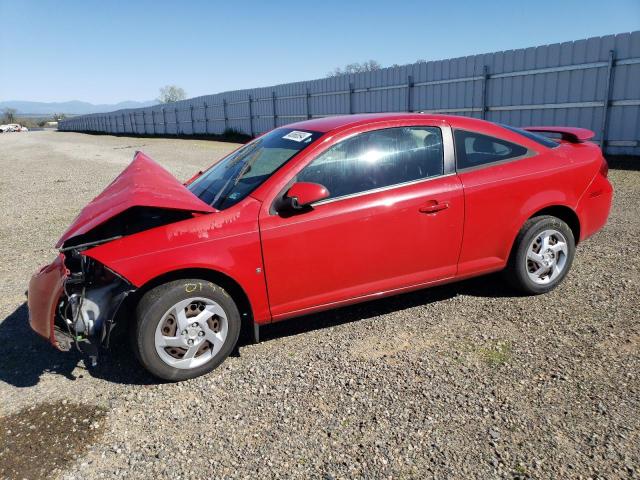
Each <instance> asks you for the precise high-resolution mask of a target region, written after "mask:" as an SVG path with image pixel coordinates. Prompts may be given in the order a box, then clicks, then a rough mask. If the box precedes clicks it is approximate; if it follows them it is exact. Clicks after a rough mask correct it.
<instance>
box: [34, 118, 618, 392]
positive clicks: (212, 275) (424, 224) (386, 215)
mask: <svg viewBox="0 0 640 480" xmlns="http://www.w3.org/2000/svg"><path fill="white" fill-rule="evenodd" d="M543 133H544V134H546V135H543ZM592 137H593V132H590V131H588V130H584V129H579V128H566V127H531V128H525V129H517V128H512V127H508V126H506V125H499V124H495V123H490V122H486V121H482V120H475V119H470V118H464V117H453V116H442V115H424V114H371V115H353V116H343V117H331V118H323V119H317V120H308V121H304V122H300V123H296V124H292V125H288V126H286V127H283V128H277V129H275V130H273V131H271V132H269V133H267V134H265V135H263V136H261V137H259V138H256V139H255V140H253V141H251V142H250V143H248V144H246V145H244V146H242V147H241V148H239V149H238V150H236V151H235V152H233V153H231V154H230V155H229V156H227V157H226V158H224V159H222V160H221V161H219V162H217V163H216V164H215V165H213V166H212V167H210V168H209V169H208V170H206V171H204V172H200V173H198V174H197V175H196V176H194V177H193V178H192V179H190V180H189V181H188V182H186V183H185V184H183V183H181V182H179V181H178V180H176V179H175V178H174V177H173V176H172V175H171V174H169V173H168V172H167V171H166V170H164V169H163V168H162V167H160V166H159V165H158V164H157V163H155V162H154V161H153V160H151V159H150V158H148V157H147V156H145V155H144V154H143V153H137V154H136V156H135V158H134V160H133V162H132V163H131V164H130V165H129V166H128V167H127V168H126V169H125V170H124V171H123V172H122V173H121V174H120V175H119V176H118V177H117V178H116V179H115V180H114V181H113V182H112V183H111V184H110V185H109V186H108V187H107V188H106V189H105V190H104V191H103V192H102V193H101V194H100V195H98V196H97V197H96V198H95V199H94V200H92V201H91V202H90V203H89V204H88V205H87V206H86V207H85V208H84V210H82V212H81V213H80V214H79V216H78V217H77V218H76V219H75V220H74V222H73V223H72V224H71V226H70V227H69V228H68V230H67V231H66V232H65V233H64V234H63V235H62V237H61V238H60V240H59V241H58V244H57V247H58V248H59V249H60V254H59V256H58V258H57V259H56V260H55V261H54V262H53V263H52V264H51V265H48V266H46V267H44V268H42V269H41V270H40V271H39V272H38V273H36V274H35V275H34V276H33V278H32V280H31V282H30V284H29V293H28V305H29V321H30V323H31V326H32V328H33V329H34V330H35V331H36V332H38V333H39V334H40V335H42V336H44V337H47V338H48V339H49V340H50V341H51V343H52V344H53V345H55V346H56V347H57V348H60V349H63V350H64V349H69V348H70V347H71V345H72V342H75V343H76V344H77V346H78V347H79V348H80V349H81V350H84V351H85V352H88V353H89V354H90V355H92V356H94V357H95V355H97V351H98V349H100V348H104V347H108V345H109V342H110V341H112V342H113V341H115V338H122V337H112V333H113V332H114V329H115V330H121V329H122V330H123V331H125V332H126V333H127V335H128V336H129V337H130V339H131V340H132V346H133V349H134V350H135V353H136V355H137V357H138V358H139V360H140V362H141V363H142V365H143V366H144V367H145V368H146V369H147V370H148V371H149V372H151V373H152V374H154V375H156V376H158V377H160V378H163V379H167V380H183V379H186V378H192V377H195V376H198V375H202V374H204V373H206V372H209V371H211V370H212V369H214V368H215V367H216V366H217V365H219V364H220V363H221V362H222V361H223V360H224V359H225V358H226V357H227V356H228V355H229V353H230V352H231V351H232V350H233V348H234V346H235V344H236V342H237V340H238V336H239V334H240V331H241V329H242V328H245V327H247V328H249V331H250V332H252V333H253V334H254V336H255V339H256V340H257V339H258V332H259V327H260V326H261V325H265V324H268V323H271V322H274V321H279V320H283V319H286V318H290V317H295V316H300V315H304V314H307V313H311V312H316V311H320V310H325V309H330V308H334V307H338V306H340V305H346V304H350V303H355V302H361V301H365V300H368V299H373V298H378V297H381V296H385V295H393V294H396V293H399V292H405V291H409V290H414V289H420V288H425V287H427V286H431V285H437V284H442V283H445V282H451V281H455V280H460V279H464V278H469V277H473V276H477V275H482V274H486V273H489V272H495V271H499V270H504V271H505V274H506V275H505V276H506V278H507V280H508V282H510V284H511V285H512V286H513V287H516V288H518V289H519V290H521V291H522V292H525V293H527V294H540V293H544V292H548V291H549V290H551V289H553V288H554V287H556V286H557V285H558V284H559V283H560V282H561V281H562V280H563V279H564V278H565V276H566V275H567V273H568V271H569V269H570V267H571V262H572V260H573V257H574V253H575V249H576V245H577V244H578V243H579V242H581V241H583V240H585V239H586V238H587V237H589V236H590V235H592V234H594V233H595V232H596V231H598V230H599V229H600V228H602V226H603V225H604V224H605V222H606V220H607V216H608V214H609V209H610V206H611V200H612V194H613V191H612V187H611V184H610V183H609V181H608V180H607V170H608V169H607V163H606V161H605V160H604V158H603V156H602V153H601V151H600V149H599V148H598V146H597V145H595V144H594V143H591V142H589V141H588V140H589V139H590V138H592ZM118 341H120V340H118Z"/></svg>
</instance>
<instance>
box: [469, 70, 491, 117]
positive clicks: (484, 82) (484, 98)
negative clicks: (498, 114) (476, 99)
mask: <svg viewBox="0 0 640 480" xmlns="http://www.w3.org/2000/svg"><path fill="white" fill-rule="evenodd" d="M488 81H489V67H487V66H486V65H484V66H483V67H482V98H481V100H482V105H481V111H480V118H482V119H483V120H484V119H485V118H486V116H487V110H488V108H487V82H488ZM472 111H473V107H472ZM472 116H473V113H472Z"/></svg>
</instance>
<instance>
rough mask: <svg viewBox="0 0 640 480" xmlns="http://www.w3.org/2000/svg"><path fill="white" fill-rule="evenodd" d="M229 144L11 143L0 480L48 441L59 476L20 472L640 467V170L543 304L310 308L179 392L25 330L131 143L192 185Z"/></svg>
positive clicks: (618, 173) (528, 474) (517, 300)
mask: <svg viewBox="0 0 640 480" xmlns="http://www.w3.org/2000/svg"><path fill="white" fill-rule="evenodd" d="M233 147H234V145H231V144H224V143H216V142H207V141H196V140H171V139H135V138H124V137H121V138H117V137H110V136H88V135H82V134H75V133H58V132H32V133H29V134H24V135H23V134H14V135H2V137H0V168H1V169H2V176H1V177H0V200H1V205H2V213H3V219H2V222H1V225H0V253H1V255H2V259H3V261H2V263H0V280H1V283H0V292H1V293H2V296H1V297H0V298H1V300H0V345H3V347H4V348H3V352H2V353H1V354H0V359H1V360H0V399H1V400H2V401H1V402H0V417H2V418H1V419H0V434H2V437H1V438H2V440H0V442H1V443H0V478H2V477H7V478H13V477H14V476H15V473H12V472H14V471H15V466H16V465H18V466H19V465H20V464H19V463H16V462H15V461H13V460H12V461H9V460H8V458H9V457H8V456H7V453H8V452H9V453H10V454H11V455H14V456H19V455H25V456H28V458H30V459H33V458H36V457H37V456H38V453H37V451H38V448H40V445H43V447H42V448H43V450H42V453H41V455H40V456H41V457H43V460H42V465H43V467H46V468H42V469H40V470H34V471H29V472H31V473H29V475H27V473H25V472H27V471H26V470H25V471H24V472H23V474H22V475H23V476H29V478H37V475H40V473H38V472H42V471H43V470H48V471H49V476H50V477H51V478H60V479H71V478H76V479H80V478H81V479H94V478H117V477H125V478H141V479H143V478H151V477H158V478H175V479H178V478H181V479H184V478H203V477H213V478H247V477H249V478H258V477H260V478H324V479H331V478H335V479H337V478H352V477H360V478H430V477H437V478H523V479H524V478H639V477H640V415H639V413H640V379H639V375H640V373H639V367H640V323H639V321H638V313H639V308H638V307H639V306H640V300H639V299H640V276H639V274H638V272H639V269H640V216H639V215H638V205H639V204H640V171H638V169H635V170H634V169H620V170H615V169H614V170H612V171H611V172H610V178H611V180H612V182H613V184H614V187H615V189H616V198H615V205H614V209H613V212H612V215H611V218H610V221H609V224H608V225H607V227H606V228H605V229H604V230H603V231H602V232H600V233H599V234H597V235H596V236H595V237H593V238H592V239H590V240H588V241H587V242H585V243H584V244H583V245H581V246H580V247H579V249H578V254H577V257H576V261H575V263H574V266H573V271H572V273H571V274H570V275H569V277H568V278H567V280H566V281H565V282H564V283H563V284H562V285H561V286H560V287H559V288H557V289H556V290H555V291H553V292H552V293H550V294H548V295H544V296H539V297H535V298H533V297H530V298H522V297H513V296H511V294H510V292H509V291H508V290H507V289H505V288H504V287H503V286H502V284H501V283H500V280H499V278H497V277H496V276H489V277H484V278H480V279H475V280H470V281H466V282H462V283H458V284H452V285H447V286H442V287H436V288H432V289H429V290H424V291H420V292H415V293H411V294H406V295H402V296H398V297H394V298H390V299H386V300H380V301H376V302H372V303H367V304H362V305H359V306H354V307H349V308H344V309H341V310H337V311H333V312H329V313H324V314H322V315H315V316H310V317H305V318H302V319H298V320H294V321H290V322H286V323H281V324H277V325H273V326H271V327H269V328H266V329H265V331H264V337H265V341H263V342H262V343H260V344H258V345H244V346H241V347H240V349H239V352H238V354H237V355H236V356H234V357H232V358H229V359H228V360H227V361H226V362H225V363H224V364H223V365H222V367H221V368H219V369H218V370H216V371H214V372H213V373H211V374H209V375H207V376H205V377H202V378H198V379H195V380H191V381H187V382H183V383H180V384H157V383H155V382H154V380H153V379H152V378H150V377H149V376H147V375H146V374H144V373H142V372H141V371H140V370H139V367H138V366H137V364H136V363H135V361H134V360H133V358H132V356H131V355H130V353H129V352H128V350H127V348H126V347H125V346H121V347H116V349H115V350H114V351H113V352H111V353H110V354H109V355H108V356H105V357H103V358H102V363H101V364H100V365H99V366H98V367H97V368H95V369H89V370H88V369H87V368H86V367H85V365H84V363H83V361H82V360H81V359H80V358H78V357H77V356H76V355H74V354H73V353H71V354H66V355H65V354H61V353H57V352H55V351H53V350H52V349H51V348H50V347H48V346H47V345H46V344H45V343H44V342H43V341H40V340H39V339H38V338H37V337H36V336H35V334H32V333H31V332H30V331H29V329H28V328H27V326H26V308H25V305H24V290H25V288H26V284H27V281H28V278H29V276H30V274H31V273H32V271H33V270H35V269H36V268H37V267H38V266H40V265H41V264H44V263H46V262H48V261H50V260H51V258H53V256H54V254H55V252H54V250H53V248H52V246H53V244H54V243H55V240H57V238H58V236H59V235H60V233H61V232H62V231H63V230H64V228H65V227H66V225H67V224H68V223H69V222H70V221H71V220H72V218H73V217H74V216H75V215H76V213H77V212H78V210H79V209H80V208H81V207H82V206H83V205H84V204H85V203H86V202H87V201H88V200H89V199H90V198H92V197H93V196H95V195H96V194H97V193H99V191H100V190H102V188H104V186H105V185H106V184H107V183H108V182H109V181H110V180H111V179H112V178H113V177H114V176H115V175H116V174H117V173H118V172H119V171H121V170H122V169H123V167H124V166H125V165H126V164H127V162H128V161H130V160H131V158H132V155H133V152H134V151H135V150H138V149H140V150H143V151H145V152H146V153H148V154H150V155H151V156H152V157H153V158H155V159H156V160H158V161H159V162H160V163H162V164H163V165H164V166H166V167H167V168H168V169H169V170H171V171H172V172H173V173H174V174H176V176H178V177H179V178H187V177H189V176H190V175H191V173H193V171H195V170H197V169H198V168H202V167H204V166H206V165H207V164H209V163H211V162H212V160H214V159H215V158H218V157H220V156H222V155H223V154H224V153H226V152H228V151H229V150H230V149H232V148H233ZM34 406H36V409H35V410H34V409H33V407H34ZM92 408H93V409H95V413H94V414H91V413H90V412H91V410H92ZM36 411H37V412H38V415H36V414H35V413H34V412H36ZM56 412H57V413H56ZM60 412H63V413H62V414H61V413H60ZM65 412H66V413H65ZM39 415H40V416H48V418H49V419H50V421H48V422H44V424H43V422H42V421H40V423H38V421H37V418H39ZM63 417H64V418H63ZM84 420H87V421H84ZM42 425H46V427H43V426H42ZM31 427H33V428H31ZM34 430H36V431H38V432H42V433H41V436H36V438H35V439H34V440H32V441H30V442H29V441H25V437H23V436H25V435H32V437H30V438H33V431H34ZM30 432H31V433H30ZM21 445H22V447H20V446H21ZM60 446H66V447H67V449H66V450H65V449H64V448H60ZM27 447H28V448H27ZM25 450H28V451H25ZM45 457H46V459H47V460H46V463H45V461H44V458H45ZM31 461H33V460H31ZM25 468H26V467H25ZM12 469H14V470H12Z"/></svg>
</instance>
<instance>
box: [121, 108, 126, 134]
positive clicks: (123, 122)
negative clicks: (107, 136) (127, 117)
mask: <svg viewBox="0 0 640 480" xmlns="http://www.w3.org/2000/svg"><path fill="white" fill-rule="evenodd" d="M122 133H127V124H126V123H125V121H124V113H123V114H122Z"/></svg>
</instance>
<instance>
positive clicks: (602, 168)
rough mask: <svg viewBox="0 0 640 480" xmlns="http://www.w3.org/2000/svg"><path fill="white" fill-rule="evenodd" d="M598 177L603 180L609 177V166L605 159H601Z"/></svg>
mask: <svg viewBox="0 0 640 480" xmlns="http://www.w3.org/2000/svg"><path fill="white" fill-rule="evenodd" d="M600 175H602V176H603V177H605V178H606V177H607V176H608V175H609V164H608V163H607V159H606V158H604V157H602V164H601V165H600Z"/></svg>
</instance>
